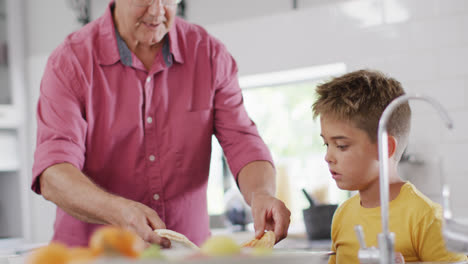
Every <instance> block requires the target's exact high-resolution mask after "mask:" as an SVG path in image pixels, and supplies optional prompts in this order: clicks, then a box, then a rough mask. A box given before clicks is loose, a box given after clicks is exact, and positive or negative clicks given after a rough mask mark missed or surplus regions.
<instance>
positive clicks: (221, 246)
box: [201, 236, 240, 256]
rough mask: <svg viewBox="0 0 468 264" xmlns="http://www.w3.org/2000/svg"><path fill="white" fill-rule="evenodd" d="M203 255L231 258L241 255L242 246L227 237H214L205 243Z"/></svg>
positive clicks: (202, 249)
mask: <svg viewBox="0 0 468 264" xmlns="http://www.w3.org/2000/svg"><path fill="white" fill-rule="evenodd" d="M201 253H203V254H205V255H208V256H230V255H235V254H239V253H240V246H239V245H238V244H237V243H236V241H234V240H233V239H232V238H230V237H227V236H213V237H211V238H209V239H208V240H206V241H205V243H203V245H202V246H201Z"/></svg>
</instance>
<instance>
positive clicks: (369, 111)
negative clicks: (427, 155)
mask: <svg viewBox="0 0 468 264" xmlns="http://www.w3.org/2000/svg"><path fill="white" fill-rule="evenodd" d="M316 92H317V94H318V98H317V101H315V103H314V104H313V106H312V109H313V112H314V118H316V117H317V116H319V115H327V116H332V117H333V118H337V119H339V120H346V121H351V122H352V123H353V124H354V125H355V126H356V127H357V128H359V129H362V130H363V131H365V132H366V133H367V135H368V136H369V138H370V140H371V142H373V143H377V133H378V126H379V120H380V116H381V115H382V113H383V111H384V110H385V108H386V107H387V106H388V105H389V104H390V102H391V101H393V99H395V98H397V97H399V96H400V95H403V94H405V91H404V90H403V87H402V86H401V83H400V82H398V81H397V80H395V79H393V78H391V77H388V76H386V75H384V74H383V73H381V72H378V71H374V70H359V71H355V72H350V73H347V74H345V75H343V76H341V77H337V78H333V79H332V80H331V81H329V82H327V83H324V84H321V85H319V86H317V89H316ZM410 125H411V109H410V106H409V104H408V103H407V102H406V103H404V104H402V105H400V106H399V107H398V108H397V109H395V111H394V112H393V114H392V116H391V117H390V119H389V121H388V124H387V129H388V134H389V135H391V136H394V137H395V138H396V139H397V141H398V143H397V149H396V152H395V160H396V161H399V160H400V158H401V156H402V154H403V151H404V149H405V148H406V145H407V143H408V136H409V131H410Z"/></svg>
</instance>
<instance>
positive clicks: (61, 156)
mask: <svg viewBox="0 0 468 264" xmlns="http://www.w3.org/2000/svg"><path fill="white" fill-rule="evenodd" d="M112 9H113V8H112V4H110V5H109V8H108V10H107V11H106V13H105V14H104V15H103V16H102V17H100V18H99V19H97V20H95V21H93V22H91V23H90V24H88V25H87V26H85V27H84V28H82V29H80V30H78V31H77V32H75V33H73V34H71V35H70V36H68V37H67V39H66V40H65V41H64V42H63V43H62V44H61V45H60V46H59V47H58V48H57V49H56V50H55V51H54V52H53V53H52V55H51V56H50V58H49V60H48V63H47V66H46V69H45V73H44V76H43V79H42V83H41V93H40V98H39V103H38V109H37V120H38V129H37V148H36V152H35V160H34V166H33V182H32V189H33V190H34V191H35V192H37V193H39V194H40V192H41V190H40V185H39V181H38V176H39V175H40V174H41V173H42V172H43V171H44V170H45V169H46V168H48V167H49V166H52V165H54V164H57V163H62V162H67V163H70V164H73V165H74V166H76V167H77V168H79V169H80V170H81V171H83V173H84V174H86V175H87V176H88V177H89V178H91V179H92V180H93V182H95V183H96V184H97V185H99V186H101V187H102V188H104V189H105V190H107V191H109V192H111V193H114V194H117V195H120V196H123V197H126V198H128V199H132V200H135V201H139V202H141V203H143V204H146V205H147V206H149V207H151V208H153V209H154V210H155V211H156V212H157V213H158V214H159V216H160V217H161V219H162V220H163V221H164V222H165V223H166V226H167V228H168V229H172V230H175V231H177V232H180V233H183V234H185V235H186V236H187V237H188V238H189V239H191V240H192V241H194V242H195V243H197V244H200V243H202V242H203V241H204V240H205V239H206V238H207V237H208V236H209V234H210V232H209V218H208V213H207V203H206V202H207V201H206V188H207V180H208V173H209V165H210V154H211V139H212V135H213V134H214V135H216V137H217V138H218V140H219V142H220V143H221V146H222V147H223V150H224V154H225V155H226V157H227V160H228V163H229V166H230V169H231V171H232V173H233V175H236V177H237V174H238V173H239V171H240V170H241V169H242V167H243V166H245V165H246V164H247V163H249V162H251V161H255V160H267V161H270V162H272V159H271V156H270V153H269V150H268V149H267V147H266V146H265V144H264V143H263V141H262V140H261V138H260V137H259V135H258V132H257V129H256V126H255V124H254V123H253V122H252V121H251V120H250V119H249V117H248V116H247V113H246V111H245V109H244V106H243V100H242V94H241V90H240V88H239V85H238V80H237V67H236V63H235V61H234V60H233V58H232V57H231V55H230V54H229V53H228V52H227V50H226V48H225V47H224V46H223V45H222V44H221V43H220V42H219V41H218V40H216V39H215V38H213V37H212V36H210V35H208V33H207V32H206V31H205V30H204V29H203V28H201V27H199V26H195V25H192V24H189V23H187V22H185V21H183V20H181V19H177V20H176V23H175V26H174V27H173V28H172V30H171V31H170V32H169V34H168V37H167V38H166V42H165V46H164V48H163V49H162V51H161V52H160V53H159V54H158V55H157V57H156V60H155V62H154V65H153V66H152V68H151V70H150V71H147V70H146V69H145V67H144V66H143V64H142V62H141V61H140V60H139V59H138V58H137V57H136V56H135V55H134V54H133V53H131V52H130V50H129V49H128V47H127V46H126V44H125V42H123V41H122V39H121V38H120V36H119V35H118V33H116V30H115V26H114V23H113V19H112ZM63 191H64V192H66V191H67V190H63ZM97 227H98V225H95V224H89V223H85V222H82V221H79V220H77V219H75V218H73V217H72V216H70V215H68V214H67V213H66V212H64V211H63V210H61V209H60V208H58V209H57V215H56V221H55V225H54V230H55V233H54V237H53V240H57V241H61V242H64V243H66V244H68V245H87V243H88V239H89V236H90V235H91V234H92V233H93V231H94V230H95V229H96V228H97Z"/></svg>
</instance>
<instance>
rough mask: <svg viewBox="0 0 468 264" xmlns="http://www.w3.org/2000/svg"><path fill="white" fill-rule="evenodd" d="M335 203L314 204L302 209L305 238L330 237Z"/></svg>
mask: <svg viewBox="0 0 468 264" xmlns="http://www.w3.org/2000/svg"><path fill="white" fill-rule="evenodd" d="M337 207H338V206H337V205H336V204H326V205H316V206H313V207H309V208H307V209H304V210H302V213H303V215H304V224H305V228H306V231H307V239H309V240H318V239H330V238H331V223H332V219H333V214H334V213H335V210H336V208H337Z"/></svg>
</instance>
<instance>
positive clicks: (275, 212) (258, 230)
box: [251, 192, 291, 243]
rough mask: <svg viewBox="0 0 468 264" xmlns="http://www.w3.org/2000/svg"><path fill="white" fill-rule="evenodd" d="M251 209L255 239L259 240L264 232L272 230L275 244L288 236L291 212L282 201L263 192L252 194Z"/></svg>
mask: <svg viewBox="0 0 468 264" xmlns="http://www.w3.org/2000/svg"><path fill="white" fill-rule="evenodd" d="M251 207H252V216H253V219H254V228H255V237H257V238H260V237H261V236H262V235H263V233H264V231H265V230H272V231H274V232H275V236H276V243H277V242H279V241H281V240H282V239H283V238H285V237H286V236H287V235H288V227H289V223H290V222H291V219H290V217H291V212H290V211H289V210H288V208H286V206H285V205H284V203H283V202H282V201H280V200H278V199H276V198H275V197H273V196H272V195H270V194H268V193H265V192H254V193H252V198H251Z"/></svg>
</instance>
